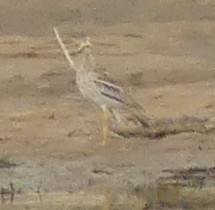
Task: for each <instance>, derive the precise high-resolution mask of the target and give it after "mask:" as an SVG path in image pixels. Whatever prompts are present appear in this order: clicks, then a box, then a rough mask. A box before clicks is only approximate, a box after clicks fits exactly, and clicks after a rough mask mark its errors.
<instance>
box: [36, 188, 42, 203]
mask: <svg viewBox="0 0 215 210" xmlns="http://www.w3.org/2000/svg"><path fill="white" fill-rule="evenodd" d="M37 194H38V197H39V201H40V203H42V202H43V199H42V194H41V191H40V186H37Z"/></svg>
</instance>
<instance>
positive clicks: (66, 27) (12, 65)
mask: <svg viewBox="0 0 215 210" xmlns="http://www.w3.org/2000/svg"><path fill="white" fill-rule="evenodd" d="M0 10H1V13H0V46H1V47H0V62H1V66H0V100H1V103H0V116H1V117H0V121H1V124H0V125H1V126H0V131H1V132H0V158H1V162H0V186H1V187H5V188H9V184H10V183H13V186H14V188H15V191H16V193H17V190H20V191H21V194H22V195H23V196H25V195H26V194H25V193H27V192H28V193H33V192H35V193H36V194H38V196H39V197H41V195H42V197H44V196H53V195H49V194H47V195H46V193H48V192H49V193H53V192H55V193H57V192H59V194H56V195H57V196H53V200H55V199H56V197H57V198H58V199H60V200H61V198H62V200H61V202H60V201H59V202H57V201H56V203H58V204H59V203H63V204H62V205H60V204H59V205H58V207H56V206H55V205H54V204H55V203H54V202H53V200H52V199H51V198H52V197H48V198H47V200H48V201H47V203H48V204H47V205H46V206H45V205H44V206H43V207H44V209H54V208H56V209H67V208H69V207H68V206H69V205H70V207H71V206H72V205H80V203H83V200H85V201H89V200H92V201H94V200H93V198H92V197H90V198H89V199H88V198H87V195H91V193H92V192H93V193H92V194H93V195H94V193H95V194H97V195H98V196H97V200H96V199H95V203H96V201H98V203H99V202H100V204H98V203H96V205H101V203H102V202H103V200H105V201H106V203H105V205H106V209H111V207H110V203H111V202H112V199H110V198H109V197H108V196H107V194H108V195H109V194H111V195H112V194H113V195H116V196H113V197H115V199H117V198H118V197H119V198H118V200H120V199H122V197H123V198H124V197H126V198H127V197H129V196H130V197H129V198H130V200H132V199H134V203H135V202H136V203H137V205H136V206H135V207H131V206H129V205H130V204H129V205H127V209H143V207H140V206H141V205H143V206H144V205H145V200H144V201H143V204H142V203H141V204H140V201H141V202H142V200H143V199H142V197H144V199H146V200H149V203H153V202H155V201H156V200H157V199H158V200H159V198H157V194H156V193H155V190H154V189H155V188H154V186H155V183H156V180H157V179H158V178H159V177H162V176H166V175H165V173H164V172H163V170H165V169H171V170H175V169H187V168H202V167H203V168H207V167H208V168H210V167H214V166H215V165H214V162H215V153H214V150H215V138H214V135H213V134H210V133H209V134H199V133H195V132H189V133H180V134H177V135H169V136H166V137H164V138H161V139H148V138H143V137H138V138H134V137H132V136H131V137H129V138H116V137H114V136H111V137H110V139H109V141H108V144H107V145H105V146H101V145H100V142H101V131H100V130H101V128H100V124H101V123H100V122H101V121H100V117H101V116H100V110H99V109H98V108H97V107H94V106H93V105H91V104H89V103H88V102H87V101H85V100H84V99H83V98H82V97H81V95H80V93H79V92H78V89H77V87H76V85H75V80H74V77H75V75H74V72H73V71H72V70H71V69H69V68H68V65H67V63H66V61H65V60H64V58H63V56H62V53H61V51H60V49H59V47H58V45H57V42H56V40H55V39H54V34H53V32H52V27H53V26H57V27H58V29H59V30H60V32H61V34H62V36H63V37H64V38H65V40H66V41H67V42H66V43H67V44H68V45H69V46H70V48H72V42H71V40H70V36H71V35H72V34H74V33H75V32H80V31H84V32H85V33H86V34H88V35H89V36H90V37H91V38H92V39H93V42H94V54H95V57H96V61H97V63H98V65H100V66H102V67H104V68H106V69H107V70H108V72H110V73H111V74H112V75H113V77H114V78H115V79H116V80H118V81H119V83H120V84H121V85H123V86H125V87H127V89H128V91H131V92H132V95H133V98H134V99H135V100H136V101H137V102H138V103H139V104H141V105H142V106H143V107H144V109H145V110H146V115H147V116H149V117H151V118H153V119H164V118H171V119H175V118H180V117H182V116H184V115H188V116H191V117H196V118H200V119H208V120H210V121H211V122H212V123H214V122H215V117H214V114H215V83H214V82H215V59H214V55H215V36H214V34H215V1H213V0H192V1H191V0H190V1H187V0H161V1H158V0H157V1H156V0H117V1H115V0H109V1H104V0H100V1H99V0H91V1H87V0H79V1H76V0H74V1H69V0H28V1H25V0H19V1H16V0H1V2H0ZM212 172H213V176H214V171H212ZM214 185H215V181H214V179H212V181H211V186H214ZM62 192H65V193H66V192H69V195H68V194H65V196H63V195H64V194H61V193H62ZM83 192H84V193H86V192H88V193H87V195H86V194H80V193H83ZM90 192H91V193H90ZM16 193H15V199H14V204H13V205H15V204H17V207H16V209H23V208H24V207H26V208H30V209H40V208H41V206H40V203H41V201H40V202H39V200H41V199H39V200H37V199H34V198H32V197H30V198H29V199H30V200H29V199H27V201H26V200H25V198H22V199H21V198H20V199H18V198H17V196H18V195H17V196H16ZM73 195H74V196H75V195H76V196H79V195H81V196H82V197H78V199H79V200H78V199H77V200H78V201H80V202H79V204H77V203H78V201H77V200H76V201H74V202H72V201H73V200H72V201H71V200H70V199H69V198H68V196H73ZM213 195H214V194H213ZM19 196H20V195H19ZM30 196H31V195H30ZM101 196H104V198H103V197H101ZM132 196H133V197H132ZM138 196H139V197H138ZM83 197H84V199H83ZM45 198H46V197H45ZM139 198H140V199H139ZM50 199H51V200H52V202H51V203H52V206H50V205H49V204H50V203H49V202H50ZM99 199H100V200H99ZM135 199H136V200H135ZM6 200H7V199H6ZM35 200H36V204H35V206H34V201H35ZM68 200H70V201H71V202H68ZM110 200H111V201H110ZM7 202H8V201H7ZM120 202H122V200H120ZM132 202H133V200H132ZM32 203H33V204H32ZM38 203H39V204H38ZM74 203H75V204H74ZM122 203H123V202H122ZM167 203H168V202H167ZM211 203H214V201H211ZM67 204H68V205H67ZM85 205H86V206H88V207H89V206H90V207H91V208H89V209H99V208H94V207H92V204H90V203H86V204H85ZM181 205H182V206H180V205H178V207H181V208H182V207H188V206H186V205H187V204H186V205H185V204H184V203H183V204H181ZM54 206H55V207H54ZM86 206H85V207H83V206H82V209H88V208H86ZM173 206H174V205H173ZM145 207H146V206H145ZM154 207H156V204H155V206H154ZM13 208H14V207H13V206H12V207H11V205H10V204H8V205H5V204H4V205H2V206H0V209H13ZM122 208H123V209H126V208H125V207H122ZM74 209H77V208H74ZM80 209H81V208H80ZM100 209H101V208H100Z"/></svg>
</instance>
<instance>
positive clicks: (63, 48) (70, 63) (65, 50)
mask: <svg viewBox="0 0 215 210" xmlns="http://www.w3.org/2000/svg"><path fill="white" fill-rule="evenodd" d="M53 30H54V33H55V36H56V39H57V41H58V43H59V45H60V47H61V49H62V51H63V53H64V56H65V57H66V60H67V61H68V63H69V65H70V67H71V68H72V69H74V70H76V68H75V64H74V62H73V60H72V59H71V57H70V54H69V50H68V49H67V48H66V46H65V44H64V43H63V40H62V38H61V37H60V34H59V32H58V30H57V28H53Z"/></svg>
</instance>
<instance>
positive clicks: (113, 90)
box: [94, 73, 125, 104]
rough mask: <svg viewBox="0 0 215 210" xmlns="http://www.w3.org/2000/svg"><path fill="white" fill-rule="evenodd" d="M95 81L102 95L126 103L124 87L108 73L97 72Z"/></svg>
mask: <svg viewBox="0 0 215 210" xmlns="http://www.w3.org/2000/svg"><path fill="white" fill-rule="evenodd" d="M94 82H95V84H96V85H97V86H98V87H99V89H100V92H101V94H102V95H104V96H106V97H108V98H109V99H112V100H115V101H116V102H118V103H122V104H125V97H124V91H123V89H122V88H121V87H120V86H119V85H117V83H116V82H115V81H114V80H112V79H111V77H110V76H109V75H108V74H107V73H100V74H97V77H96V79H95V80H94Z"/></svg>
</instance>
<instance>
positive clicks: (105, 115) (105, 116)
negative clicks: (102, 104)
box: [102, 109, 108, 145]
mask: <svg viewBox="0 0 215 210" xmlns="http://www.w3.org/2000/svg"><path fill="white" fill-rule="evenodd" d="M102 114H103V116H102V117H103V124H102V131H103V140H102V144H103V145H105V144H106V140H107V136H108V111H107V109H102Z"/></svg>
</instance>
